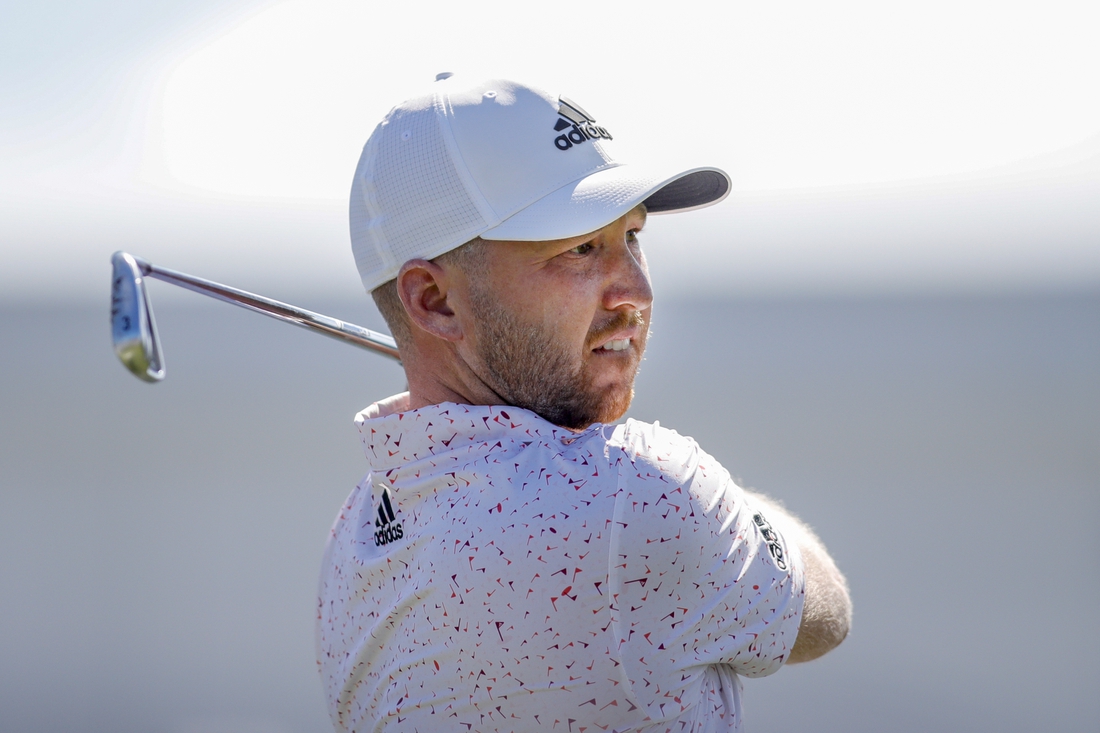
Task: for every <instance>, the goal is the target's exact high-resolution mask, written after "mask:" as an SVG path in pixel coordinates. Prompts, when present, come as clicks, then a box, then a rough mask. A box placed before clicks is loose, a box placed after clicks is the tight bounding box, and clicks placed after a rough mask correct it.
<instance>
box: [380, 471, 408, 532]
mask: <svg viewBox="0 0 1100 733" xmlns="http://www.w3.org/2000/svg"><path fill="white" fill-rule="evenodd" d="M380 483H381V482H380ZM374 526H375V527H376V530H375V532H374V544H375V546H376V547H381V546H382V545H388V544H389V543H391V542H396V541H397V540H399V539H401V538H402V537H404V536H405V528H404V527H403V526H402V525H401V522H398V521H397V515H395V514H394V513H393V503H392V502H391V501H390V487H389V486H387V485H386V484H382V501H381V503H379V505H378V518H377V519H375V520H374Z"/></svg>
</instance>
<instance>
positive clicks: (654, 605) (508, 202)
mask: <svg viewBox="0 0 1100 733" xmlns="http://www.w3.org/2000/svg"><path fill="white" fill-rule="evenodd" d="M441 76H443V77H445V76H447V75H441ZM588 104H590V103H589V101H588V100H585V101H584V105H585V106H582V105H581V104H580V103H578V102H576V101H573V100H572V99H570V98H568V97H566V96H560V95H558V94H549V93H547V92H544V91H541V90H539V89H536V88H533V87H531V86H527V85H524V84H519V83H515V82H511V81H504V80H492V81H486V82H482V83H473V82H472V81H471V80H463V79H461V78H460V77H457V76H455V77H451V78H444V79H442V80H440V81H437V82H436V83H435V84H434V85H433V86H432V87H430V88H429V89H427V90H426V92H425V94H423V95H421V96H418V97H416V98H413V99H411V100H409V101H407V102H405V103H403V104H401V105H399V106H398V107H395V108H394V109H393V110H392V111H391V112H390V113H389V114H388V115H387V116H386V118H385V119H384V120H383V121H382V122H381V123H380V124H379V125H378V127H377V128H376V129H375V130H374V132H373V134H372V135H371V136H370V139H369V140H368V141H367V143H366V146H365V148H364V150H363V155H362V158H361V159H360V161H359V166H358V169H357V170H356V173H355V179H354V183H353V186H352V193H351V211H350V216H351V238H352V247H353V250H354V254H355V259H356V264H357V266H358V268H359V272H360V275H361V276H362V280H363V284H364V286H365V287H366V289H367V290H368V291H370V292H371V294H372V295H373V297H374V299H375V302H376V303H377V304H378V307H379V309H380V310H381V312H382V314H383V316H384V317H385V319H386V321H387V323H388V324H389V326H390V328H391V329H392V332H393V335H394V337H395V338H396V340H397V343H398V347H399V349H400V353H401V358H402V361H403V364H404V367H405V372H406V375H407V378H408V385H409V388H408V392H405V393H403V394H399V395H395V396H393V397H390V398H388V399H385V400H382V401H380V402H378V403H376V404H374V405H371V406H370V407H368V408H367V409H366V410H364V411H363V412H362V413H360V414H359V415H358V417H357V419H356V424H357V426H358V428H359V433H360V436H361V438H362V443H363V447H364V449H365V451H366V456H367V460H368V462H369V464H370V469H369V472H368V473H367V475H366V477H365V478H364V479H363V481H362V482H361V483H360V484H359V486H358V487H357V488H356V489H355V490H354V491H353V492H352V494H351V496H350V497H349V498H348V500H347V502H346V503H345V504H344V506H343V507H342V508H341V510H340V512H339V515H338V517H337V519H336V522H335V524H334V526H333V528H332V532H331V535H330V537H329V540H328V544H327V546H326V550H325V557H324V563H323V568H322V575H321V581H320V592H319V595H320V597H319V605H318V618H317V645H318V659H319V665H320V671H321V676H322V678H323V683H324V686H325V689H326V692H327V695H328V704H329V709H330V712H331V715H332V720H333V723H334V724H335V727H336V729H337V730H338V731H357V732H360V733H362V732H365V731H380V730H392V731H420V732H421V733H428V732H429V731H540V730H547V731H550V730H553V731H562V732H563V733H564V732H567V731H574V732H576V733H581V732H582V731H592V732H595V731H645V732H646V733H656V732H658V731H668V732H670V733H671V732H673V731H675V733H683V732H684V731H737V730H740V727H741V683H740V680H739V677H740V676H741V675H747V676H750V677H758V676H762V675H768V674H771V673H773V672H775V671H776V670H778V669H779V667H780V666H781V665H782V664H784V663H790V662H801V661H806V660H811V659H814V658H816V657H819V656H821V655H822V654H825V653H826V652H828V651H829V650H831V649H832V648H834V647H835V646H836V645H837V644H839V643H840V642H841V641H842V640H843V639H844V637H845V636H846V634H847V632H848V627H849V622H850V618H851V605H850V601H849V598H848V592H847V587H846V584H845V581H844V578H843V576H842V575H841V574H840V573H839V571H838V570H837V569H836V567H835V565H834V564H833V562H832V560H831V559H830V558H829V556H828V555H827V554H826V552H825V550H824V548H823V547H822V545H821V544H820V542H819V541H818V540H817V539H816V538H815V536H814V535H813V534H812V533H811V532H810V531H809V530H808V529H807V528H806V527H805V526H804V525H802V524H801V523H800V522H798V521H797V520H795V519H794V518H792V517H791V516H790V515H789V514H788V513H786V512H785V511H784V510H783V509H781V508H780V507H779V506H777V505H775V504H774V503H771V502H769V501H767V500H765V499H764V498H762V497H761V496H758V495H755V494H751V493H748V492H746V491H745V490H743V489H742V488H740V487H739V486H737V485H736V484H735V483H734V482H733V481H732V480H731V479H730V476H729V474H728V473H727V472H726V470H725V469H723V468H722V466H721V465H720V464H719V463H718V462H717V461H716V460H715V459H714V458H712V457H711V456H709V455H708V454H707V453H705V452H704V451H703V449H702V448H700V446H699V445H697V444H696V443H695V442H694V441H693V440H692V439H691V438H688V437H685V436H682V435H680V434H679V433H677V432H674V431H673V430H670V429H669V428H666V427H663V426H660V425H658V424H656V423H654V424H648V423H641V422H637V421H634V420H627V421H625V422H623V423H619V424H616V421H617V420H619V419H620V418H621V417H622V415H623V414H624V413H625V411H626V410H627V408H628V407H629V405H630V402H631V398H632V396H633V385H634V378H635V374H636V373H637V371H638V365H639V362H640V361H641V359H642V354H643V352H644V350H645V345H646V337H647V334H648V331H649V324H650V315H651V308H652V305H653V292H652V289H651V287H650V280H649V273H648V271H647V268H646V260H645V256H644V253H643V249H642V246H641V244H640V240H641V237H642V232H643V229H644V227H645V223H646V219H647V217H650V216H654V215H658V214H664V213H671V212H677V211H687V210H689V209H696V208H700V207H703V206H708V205H711V204H714V203H717V202H719V201H721V200H722V199H723V198H724V197H725V196H726V195H727V193H728V191H729V186H730V184H729V178H728V177H727V176H726V174H725V173H723V172H722V171H720V170H717V169H715V168H694V169H689V170H672V171H662V170H654V169H649V168H643V167H637V166H635V165H632V164H629V165H628V164H623V163H621V162H619V161H617V160H616V159H615V158H614V157H613V153H614V149H615V145H616V140H615V136H616V134H617V130H616V128H615V126H614V123H613V121H611V120H605V119H604V118H603V117H599V118H596V117H593V115H592V114H591V113H590V112H589V111H588V110H589V107H588V106H587V105H588ZM592 109H596V110H598V109H599V108H598V107H594V108H592ZM597 114H600V113H597ZM679 246H689V245H688V244H681V245H679Z"/></svg>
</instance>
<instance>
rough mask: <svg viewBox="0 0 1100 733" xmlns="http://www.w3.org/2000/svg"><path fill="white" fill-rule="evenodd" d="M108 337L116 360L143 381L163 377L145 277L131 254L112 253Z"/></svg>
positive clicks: (158, 344) (158, 343) (155, 326)
mask: <svg viewBox="0 0 1100 733" xmlns="http://www.w3.org/2000/svg"><path fill="white" fill-rule="evenodd" d="M111 340H112V342H113V344H114V348H115V354H116V355H118V358H119V361H121V362H122V364H123V365H124V366H125V367H126V368H127V369H129V370H130V372H131V373H133V374H134V376H136V377H138V378H139V379H143V380H145V381H146V382H159V381H161V380H162V379H164V356H163V354H162V353H161V349H160V339H159V338H158V336H157V324H156V321H155V320H154V318H153V310H152V307H151V306H150V304H149V295H148V293H147V292H146V290H145V278H144V276H143V275H142V272H141V268H140V267H139V266H138V263H137V260H136V258H135V257H134V256H133V255H130V254H127V253H126V252H115V253H114V254H113V255H112V256H111Z"/></svg>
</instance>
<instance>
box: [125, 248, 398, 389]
mask: <svg viewBox="0 0 1100 733" xmlns="http://www.w3.org/2000/svg"><path fill="white" fill-rule="evenodd" d="M111 268H112V274H111V337H112V340H113V342H114V347H115V353H116V354H117V355H118V358H119V360H120V361H122V363H123V365H125V366H126V368H127V369H129V370H130V371H131V372H132V373H133V374H134V375H135V376H137V377H139V378H140V379H143V380H145V381H147V382H159V381H160V380H162V379H164V374H165V370H164V355H163V353H162V351H161V347H160V338H159V336H158V334H157V327H156V320H155V319H154V317H153V309H152V305H151V304H150V301H149V294H148V292H147V291H146V287H145V279H146V278H149V277H151V278H155V279H157V280H163V281H164V282H167V283H171V284H173V285H178V286H179V287H181V288H186V289H188V290H192V291H194V292H196V293H201V294H203V295H207V296H210V297H211V298H217V299H218V300H222V301H225V302H226V303H232V304H233V305H237V306H240V307H242V308H247V309H249V310H252V311H256V312H257V313H263V314H264V315H266V316H270V317H272V318H276V319H278V320H280V321H285V322H287V323H293V324H295V325H297V326H301V327H303V328H308V329H311V330H314V331H318V332H320V333H323V334H325V335H326V336H330V337H332V338H336V339H340V340H341V341H345V342H347V343H350V344H354V345H355V346H358V347H360V348H363V349H367V350H369V351H373V352H375V353H376V354H382V355H383V356H387V357H389V358H391V359H394V360H396V361H400V360H401V357H400V355H399V354H398V352H397V343H396V342H395V341H394V340H393V338H392V337H390V336H387V335H386V334H383V333H378V332H377V331H371V330H369V329H366V328H363V327H362V326H356V325H355V324H354V323H347V322H346V321H341V320H339V319H337V318H332V317H330V316H325V315H322V314H320V313H314V312H313V311H308V310H305V309H304V308H298V307H297V306H293V305H290V304H288V303H282V302H280V301H277V300H272V299H270V298H265V297H263V296H262V295H256V294H255V293H249V292H247V291H245V290H238V289H237V288H232V287H229V286H228V285H222V284H221V283H216V282H213V281H212V280H206V279H203V278H201V277H194V276H193V275H187V274H184V273H182V272H177V271H175V270H169V269H167V268H163V267H156V266H154V265H152V264H150V263H148V262H146V261H145V260H143V259H141V258H139V257H135V256H133V255H131V254H129V253H127V252H115V253H114V255H112V256H111Z"/></svg>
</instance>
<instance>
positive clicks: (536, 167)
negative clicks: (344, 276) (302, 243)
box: [349, 75, 730, 291]
mask: <svg viewBox="0 0 1100 733" xmlns="http://www.w3.org/2000/svg"><path fill="white" fill-rule="evenodd" d="M441 76H442V75H441ZM612 132H613V128H610V127H604V126H603V124H602V122H597V120H596V119H595V118H594V117H592V116H591V115H590V114H589V113H588V112H586V111H585V110H584V108H582V107H581V106H580V105H579V104H577V103H576V102H573V101H572V100H570V99H568V98H566V97H554V96H551V95H550V94H547V93H546V92H543V91H541V90H539V89H535V88H533V87H530V86H527V85H524V84H519V83H516V82H512V81H505V80H491V81H486V82H482V83H479V84H474V85H470V84H467V83H463V81H462V80H461V79H460V78H457V77H450V78H445V79H443V80H441V81H437V82H436V83H435V84H434V85H433V86H432V88H431V90H430V92H429V93H428V94H425V95H422V96H419V97H415V98H413V99H410V100H408V101H407V102H404V103H403V104H401V105H399V106H397V107H395V108H394V109H393V110H391V111H390V113H389V114H388V115H386V118H385V119H384V120H382V122H381V123H380V124H379V125H378V127H376V128H375V129H374V132H373V133H372V134H371V136H370V138H369V139H368V140H367V143H366V145H365V146H364V148H363V154H362V156H361V157H360V158H359V166H358V168H357V169H356V171H355V180H354V181H353V183H352V188H351V203H350V211H349V213H350V220H351V245H352V251H353V252H354V254H355V264H356V266H357V267H358V268H359V275H360V277H362V279H363V285H364V287H365V288H366V289H367V290H368V291H370V290H373V289H374V288H376V287H378V286H379V285H381V284H383V283H385V282H387V281H388V280H391V279H392V278H394V277H395V276H396V275H397V273H398V271H399V270H400V269H401V266H402V265H403V264H404V263H405V262H407V261H409V260H411V259H416V258H423V259H429V260H430V259H433V258H435V257H438V256H439V255H441V254H443V253H445V252H449V251H450V250H452V249H455V248H456V247H459V246H461V245H463V244H465V243H466V242H468V241H470V240H471V239H474V238H475V237H482V238H484V239H495V240H512V241H532V242H534V241H548V240H553V239H565V238H567V237H575V236H579V235H582V234H587V233H588V232H594V231H596V230H598V229H600V228H601V227H604V226H606V225H607V224H610V223H611V222H613V221H615V220H616V219H618V218H619V217H621V216H623V215H624V214H626V212H628V211H630V210H631V209H632V208H634V207H635V206H637V205H638V204H639V203H645V205H646V207H647V209H648V211H649V213H663V212H674V211H687V210H690V209H697V208H701V207H704V206H709V205H711V204H714V203H717V202H719V201H721V200H722V199H723V198H725V197H726V195H727V194H728V193H729V190H730V182H729V177H728V176H727V175H726V174H725V173H724V172H723V171H721V170H719V169H717V168H693V169H689V170H686V171H682V170H678V171H671V172H669V171H663V172H662V171H654V170H649V169H644V168H641V167H638V166H634V165H624V164H622V163H619V162H617V161H615V160H614V159H612V157H611V154H610V152H609V150H608V148H609V147H611V145H609V144H608V143H609V141H611V140H613V135H612Z"/></svg>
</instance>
